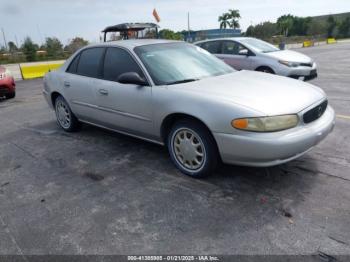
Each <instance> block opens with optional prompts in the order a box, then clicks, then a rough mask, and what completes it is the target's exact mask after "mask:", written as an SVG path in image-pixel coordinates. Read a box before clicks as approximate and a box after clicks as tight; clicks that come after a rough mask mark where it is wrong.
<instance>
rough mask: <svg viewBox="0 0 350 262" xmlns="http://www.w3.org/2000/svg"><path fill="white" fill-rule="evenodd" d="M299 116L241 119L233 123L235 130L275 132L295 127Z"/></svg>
mask: <svg viewBox="0 0 350 262" xmlns="http://www.w3.org/2000/svg"><path fill="white" fill-rule="evenodd" d="M298 121H299V118H298V116H297V115H282V116H267V117H249V118H239V119H234V120H232V121H231V125H232V127H234V128H237V129H240V130H246V131H254V132H274V131H280V130H284V129H288V128H292V127H295V126H296V125H297V124H298Z"/></svg>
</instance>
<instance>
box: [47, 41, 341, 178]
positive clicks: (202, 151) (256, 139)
mask: <svg viewBox="0 0 350 262" xmlns="http://www.w3.org/2000/svg"><path fill="white" fill-rule="evenodd" d="M43 93H44V96H45V98H46V100H47V102H48V103H49V105H50V106H51V107H52V108H54V109H55V112H56V117H57V122H58V124H59V125H60V126H61V127H62V128H63V129H64V130H65V131H68V132H72V131H76V130H78V129H79V126H80V123H81V122H84V123H88V124H92V125H95V126H98V127H102V128H106V129H109V130H113V131H116V132H120V133H122V134H127V135H131V136H134V137H137V138H141V139H144V140H147V141H151V142H154V143H158V144H161V145H166V146H167V148H168V150H169V154H170V157H171V159H172V161H173V162H174V164H175V165H176V166H177V167H178V168H179V169H180V170H181V171H182V172H183V173H185V174H187V175H190V176H193V177H199V176H204V175H207V174H210V173H211V172H212V171H213V170H214V169H215V167H216V165H217V163H218V162H219V161H223V162H224V163H229V164H239V165H247V166H272V165H278V164H281V163H284V162H287V161H290V160H292V159H295V158H297V157H299V156H301V155H302V154H304V153H305V152H307V151H309V150H310V149H311V148H312V147H314V146H315V145H316V144H317V143H319V142H320V141H321V140H322V139H324V138H325V137H326V136H327V134H328V133H330V132H331V131H332V129H333V126H334V121H335V116H334V111H333V109H332V108H331V107H330V106H329V105H328V103H327V98H326V95H325V93H324V92H323V91H322V90H321V89H320V88H318V87H316V86H313V85H311V84H307V83H305V82H302V81H296V80H293V79H289V78H285V77H280V76H274V75H270V74H264V73H259V72H251V71H235V70H234V69H232V68H231V67H229V66H228V65H226V64H225V63H223V62H222V61H220V60H219V59H217V58H216V57H215V56H213V55H211V54H210V53H208V52H207V51H205V50H204V49H201V48H199V47H197V46H195V45H191V44H187V43H184V42H176V41H166V40H127V41H118V42H109V43H103V44H97V45H91V46H88V47H86V48H83V49H81V50H79V51H78V52H77V53H75V54H74V55H73V56H72V57H71V58H69V59H68V60H67V61H66V62H65V64H64V65H63V66H62V67H61V68H60V69H58V70H57V71H54V72H50V73H48V74H47V75H46V76H45V78H44V90H43Z"/></svg>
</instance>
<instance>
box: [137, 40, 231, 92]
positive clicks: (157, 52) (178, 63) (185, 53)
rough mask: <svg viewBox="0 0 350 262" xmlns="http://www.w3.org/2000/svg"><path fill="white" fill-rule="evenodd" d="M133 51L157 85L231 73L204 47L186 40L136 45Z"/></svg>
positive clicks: (229, 69) (229, 68)
mask: <svg viewBox="0 0 350 262" xmlns="http://www.w3.org/2000/svg"><path fill="white" fill-rule="evenodd" d="M135 52H136V54H137V55H138V56H139V57H140V59H141V61H142V62H143V64H144V65H145V67H146V68H147V70H148V72H149V74H150V75H151V77H152V79H153V81H154V83H155V84H156V85H169V84H177V83H185V82H190V81H196V80H199V79H202V78H205V77H210V76H218V75H223V74H228V73H231V72H234V69H232V68H231V67H230V66H228V65H226V64H225V63H224V62H222V61H220V60H219V59H218V58H216V57H215V56H213V55H211V54H210V53H208V52H207V51H205V50H204V49H201V48H200V47H198V46H194V45H190V44H186V43H166V44H154V45H146V46H139V47H136V48H135Z"/></svg>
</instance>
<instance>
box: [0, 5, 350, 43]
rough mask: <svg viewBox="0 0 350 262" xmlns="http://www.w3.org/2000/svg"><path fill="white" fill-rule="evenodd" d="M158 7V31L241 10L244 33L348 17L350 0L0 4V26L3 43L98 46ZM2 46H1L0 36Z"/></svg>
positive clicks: (203, 25)
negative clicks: (107, 34)
mask: <svg viewBox="0 0 350 262" xmlns="http://www.w3.org/2000/svg"><path fill="white" fill-rule="evenodd" d="M154 7H155V8H156V9H157V11H158V13H159V15H160V17H161V22H160V24H159V25H160V26H161V28H170V29H172V30H182V29H186V28H187V12H190V25H191V29H193V30H199V29H209V28H218V22H217V18H218V16H219V15H221V14H222V13H223V12H225V11H227V10H228V9H239V10H240V13H241V16H242V19H241V21H240V23H241V26H242V29H243V30H245V29H246V28H247V27H248V26H249V25H250V24H257V23H260V22H263V21H272V22H274V21H276V18H277V17H279V16H280V15H283V14H287V13H291V14H293V15H298V16H314V15H323V14H332V13H340V12H350V1H349V0H334V1H323V0H307V1H306V0H265V1H264V0H260V1H259V0H214V1H213V0H192V1H189V0H188V1H186V0H150V1H147V0H145V1H142V0H100V1H98V0H12V1H9V0H0V27H1V28H4V30H5V33H6V38H7V41H15V36H16V37H17V40H18V42H19V43H21V41H23V39H24V37H25V36H30V37H31V38H32V39H33V40H34V41H35V42H38V43H41V42H42V40H43V39H44V38H45V37H48V36H56V37H58V38H59V39H60V40H61V41H62V42H63V43H64V44H66V43H67V42H68V41H69V39H71V38H73V37H75V36H81V37H84V38H86V39H88V40H89V41H95V42H96V41H99V32H100V31H101V30H102V29H103V28H104V27H106V26H107V25H112V24H118V23H123V22H149V21H151V22H154V19H153V17H152V10H153V8H154ZM0 45H3V38H2V34H0Z"/></svg>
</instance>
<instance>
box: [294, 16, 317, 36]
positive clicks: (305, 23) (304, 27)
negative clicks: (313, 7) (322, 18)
mask: <svg viewBox="0 0 350 262" xmlns="http://www.w3.org/2000/svg"><path fill="white" fill-rule="evenodd" d="M291 19H292V27H291V28H290V31H289V34H290V35H306V34H307V31H308V29H309V26H310V23H311V21H312V18H311V17H297V16H293V17H292V18H291Z"/></svg>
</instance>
